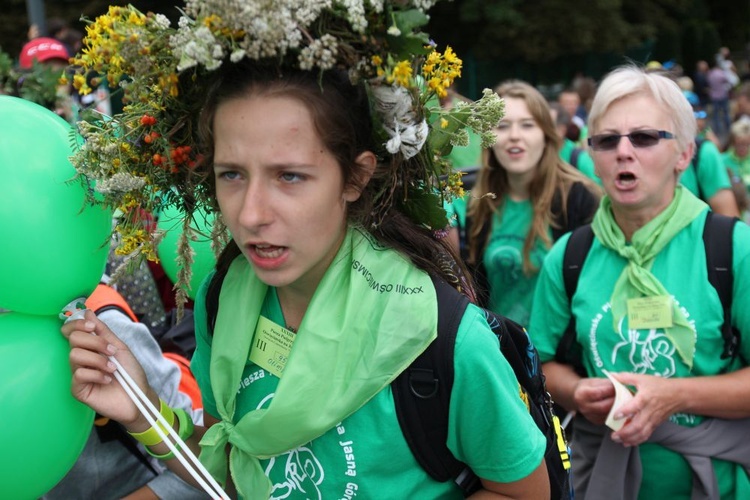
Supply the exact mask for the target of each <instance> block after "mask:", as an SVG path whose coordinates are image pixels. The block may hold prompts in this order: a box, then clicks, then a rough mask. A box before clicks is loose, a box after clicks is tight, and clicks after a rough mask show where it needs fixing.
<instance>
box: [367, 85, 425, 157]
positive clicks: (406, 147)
mask: <svg viewBox="0 0 750 500" xmlns="http://www.w3.org/2000/svg"><path fill="white" fill-rule="evenodd" d="M372 92H373V95H374V97H375V109H376V111H377V112H378V113H379V114H380V115H381V117H382V120H383V124H384V125H383V127H384V128H385V130H386V132H388V135H389V136H390V137H391V138H390V139H389V140H388V142H386V143H385V148H386V150H388V152H389V153H391V154H396V153H398V152H401V154H403V155H404V158H406V159H407V160H408V159H409V158H411V157H413V156H415V155H416V154H417V153H419V151H421V150H422V147H423V146H424V144H425V142H427V135H428V134H429V132H430V127H429V125H427V121H426V120H422V121H421V122H419V123H417V120H416V114H415V113H414V103H413V100H412V95H411V93H410V92H409V91H408V90H407V89H405V88H404V87H401V86H398V85H394V86H391V85H376V86H375V87H374V88H373V91H372ZM390 124H393V125H392V126H391V125H390Z"/></svg>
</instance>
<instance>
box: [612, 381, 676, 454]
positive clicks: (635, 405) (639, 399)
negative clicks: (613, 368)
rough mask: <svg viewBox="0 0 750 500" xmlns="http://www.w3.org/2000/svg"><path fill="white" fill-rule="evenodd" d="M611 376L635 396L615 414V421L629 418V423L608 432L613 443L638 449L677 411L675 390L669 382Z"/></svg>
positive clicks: (671, 382)
mask: <svg viewBox="0 0 750 500" xmlns="http://www.w3.org/2000/svg"><path fill="white" fill-rule="evenodd" d="M614 375H615V377H616V378H617V380H619V381H620V382H622V383H623V384H625V385H629V386H633V387H635V389H636V394H635V397H634V398H633V399H632V400H631V401H629V402H628V403H626V404H624V405H622V406H621V407H620V409H619V410H618V412H617V414H615V418H621V417H629V421H628V422H627V423H626V424H625V425H624V426H623V427H622V428H621V429H620V430H619V431H617V432H614V433H612V440H613V441H615V442H617V443H622V444H623V446H638V445H639V444H641V443H644V442H646V441H647V440H648V438H649V437H651V434H652V433H653V432H654V429H656V428H657V427H658V426H659V425H660V424H661V423H663V422H664V421H665V420H667V419H668V418H669V417H670V415H673V414H674V413H676V412H678V411H680V401H681V395H680V393H679V392H680V391H677V390H675V388H674V383H673V382H674V381H673V380H671V379H668V378H664V377H657V376H655V375H637V374H635V373H624V372H623V373H616V374H614Z"/></svg>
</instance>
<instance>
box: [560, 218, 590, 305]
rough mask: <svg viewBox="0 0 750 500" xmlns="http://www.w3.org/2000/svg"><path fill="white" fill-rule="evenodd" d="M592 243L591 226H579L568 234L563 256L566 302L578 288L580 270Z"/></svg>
mask: <svg viewBox="0 0 750 500" xmlns="http://www.w3.org/2000/svg"><path fill="white" fill-rule="evenodd" d="M593 242H594V230H593V229H591V224H586V225H584V226H580V227H578V228H577V229H575V230H574V231H573V232H572V233H571V234H570V238H569V239H568V243H567V245H566V246H565V254H564V256H563V282H564V283H565V293H566V294H567V296H568V301H570V300H572V299H573V294H574V293H575V292H576V288H578V278H579V277H580V276H581V268H582V267H583V262H584V261H585V260H586V256H587V255H588V254H589V250H590V249H591V245H592V244H593Z"/></svg>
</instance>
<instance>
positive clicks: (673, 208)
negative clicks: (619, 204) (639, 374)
mask: <svg viewBox="0 0 750 500" xmlns="http://www.w3.org/2000/svg"><path fill="white" fill-rule="evenodd" d="M705 208H706V204H705V203H703V202H702V201H700V200H699V199H698V198H696V197H695V196H693V194H692V193H690V192H689V191H688V190H686V189H684V188H683V187H682V186H677V188H676V189H675V196H674V199H673V200H672V202H671V203H670V204H669V206H668V207H667V208H666V209H665V210H664V211H663V212H661V213H660V214H659V215H657V216H656V217H655V218H654V219H653V220H651V221H649V222H648V223H647V224H646V225H645V226H643V227H642V228H640V229H638V230H637V231H636V232H635V233H634V234H633V241H632V242H631V244H630V245H628V244H627V242H626V241H625V235H624V234H623V233H622V230H621V229H620V227H619V226H618V225H617V222H616V221H615V217H614V214H613V213H612V202H611V200H610V199H609V197H608V196H605V197H604V198H602V202H601V205H600V206H599V209H598V210H597V212H596V214H595V215H594V221H593V223H592V228H593V230H594V234H596V237H597V238H598V239H599V241H600V242H601V243H602V245H604V246H605V247H607V248H610V249H612V250H614V251H615V252H617V253H618V254H620V255H621V256H623V257H624V258H626V259H627V260H628V264H627V266H625V269H623V271H622V274H621V275H620V277H619V278H618V279H617V282H616V283H615V288H614V290H613V291H612V298H611V299H610V303H611V304H612V320H613V327H614V329H615V331H618V325H620V323H621V321H622V319H623V317H624V316H625V315H626V313H627V301H628V299H633V298H638V297H655V296H659V295H670V294H669V292H668V291H667V290H666V289H665V288H664V286H663V285H662V284H661V283H660V282H659V280H658V279H656V277H655V276H654V275H653V274H651V266H652V265H653V263H654V258H655V257H656V256H657V255H658V254H659V252H661V251H662V249H663V248H664V247H665V246H666V245H667V243H669V242H670V241H671V240H672V238H674V236H675V235H676V234H677V233H679V232H680V231H681V230H682V229H683V228H685V227H686V226H688V225H689V224H690V223H691V222H692V221H693V220H695V218H696V217H698V215H700V214H701V213H702V212H703V211H704V210H705ZM665 335H666V336H667V337H668V338H669V340H670V341H671V342H672V344H673V345H674V346H675V349H677V352H678V353H679V355H680V357H681V358H682V361H683V362H684V363H685V364H686V365H687V366H688V368H689V369H692V368H693V356H694V354H695V333H694V332H693V330H692V328H691V327H690V324H689V323H688V321H687V318H685V315H684V314H683V313H682V311H681V310H680V308H679V307H677V304H676V303H674V301H673V303H672V327H671V328H665Z"/></svg>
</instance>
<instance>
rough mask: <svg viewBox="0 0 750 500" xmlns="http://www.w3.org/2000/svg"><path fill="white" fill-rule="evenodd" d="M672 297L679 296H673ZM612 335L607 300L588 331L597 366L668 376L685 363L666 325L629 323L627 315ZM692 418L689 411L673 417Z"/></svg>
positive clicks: (685, 313) (674, 418) (684, 310)
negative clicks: (633, 327) (640, 325)
mask: <svg viewBox="0 0 750 500" xmlns="http://www.w3.org/2000/svg"><path fill="white" fill-rule="evenodd" d="M673 300H675V301H676V300H677V299H674V297H673ZM677 305H678V307H680V308H681V311H682V313H683V314H684V315H685V318H686V319H687V320H688V323H689V324H690V328H691V330H692V332H693V335H696V330H695V321H694V320H692V319H690V314H689V313H688V311H687V309H685V308H684V307H682V306H680V305H679V303H678V304H677ZM615 334H616V335H615V337H614V339H613V338H612V306H611V304H610V303H609V302H607V303H605V304H604V305H603V306H601V308H600V309H599V311H598V312H597V313H596V314H595V315H594V317H593V318H592V319H591V323H590V328H589V331H588V337H589V343H590V344H589V345H590V347H591V349H590V352H591V354H592V356H593V362H594V365H595V366H596V368H597V369H598V370H599V371H601V370H602V369H604V370H609V371H623V372H630V373H638V374H647V375H657V376H660V377H664V378H669V377H672V376H674V375H675V373H676V372H677V364H678V363H682V361H681V360H680V357H679V354H678V353H677V351H676V349H675V346H674V344H672V342H671V341H670V340H669V338H668V337H667V335H666V334H665V332H664V329H663V328H648V329H646V328H644V329H640V330H636V329H632V328H629V327H628V320H627V315H625V316H624V317H623V318H622V319H621V320H620V322H619V323H618V324H617V331H616V332H615ZM692 419H693V417H692V416H690V415H685V414H677V415H673V416H672V418H670V420H673V421H675V422H677V423H685V422H687V421H691V420H692Z"/></svg>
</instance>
